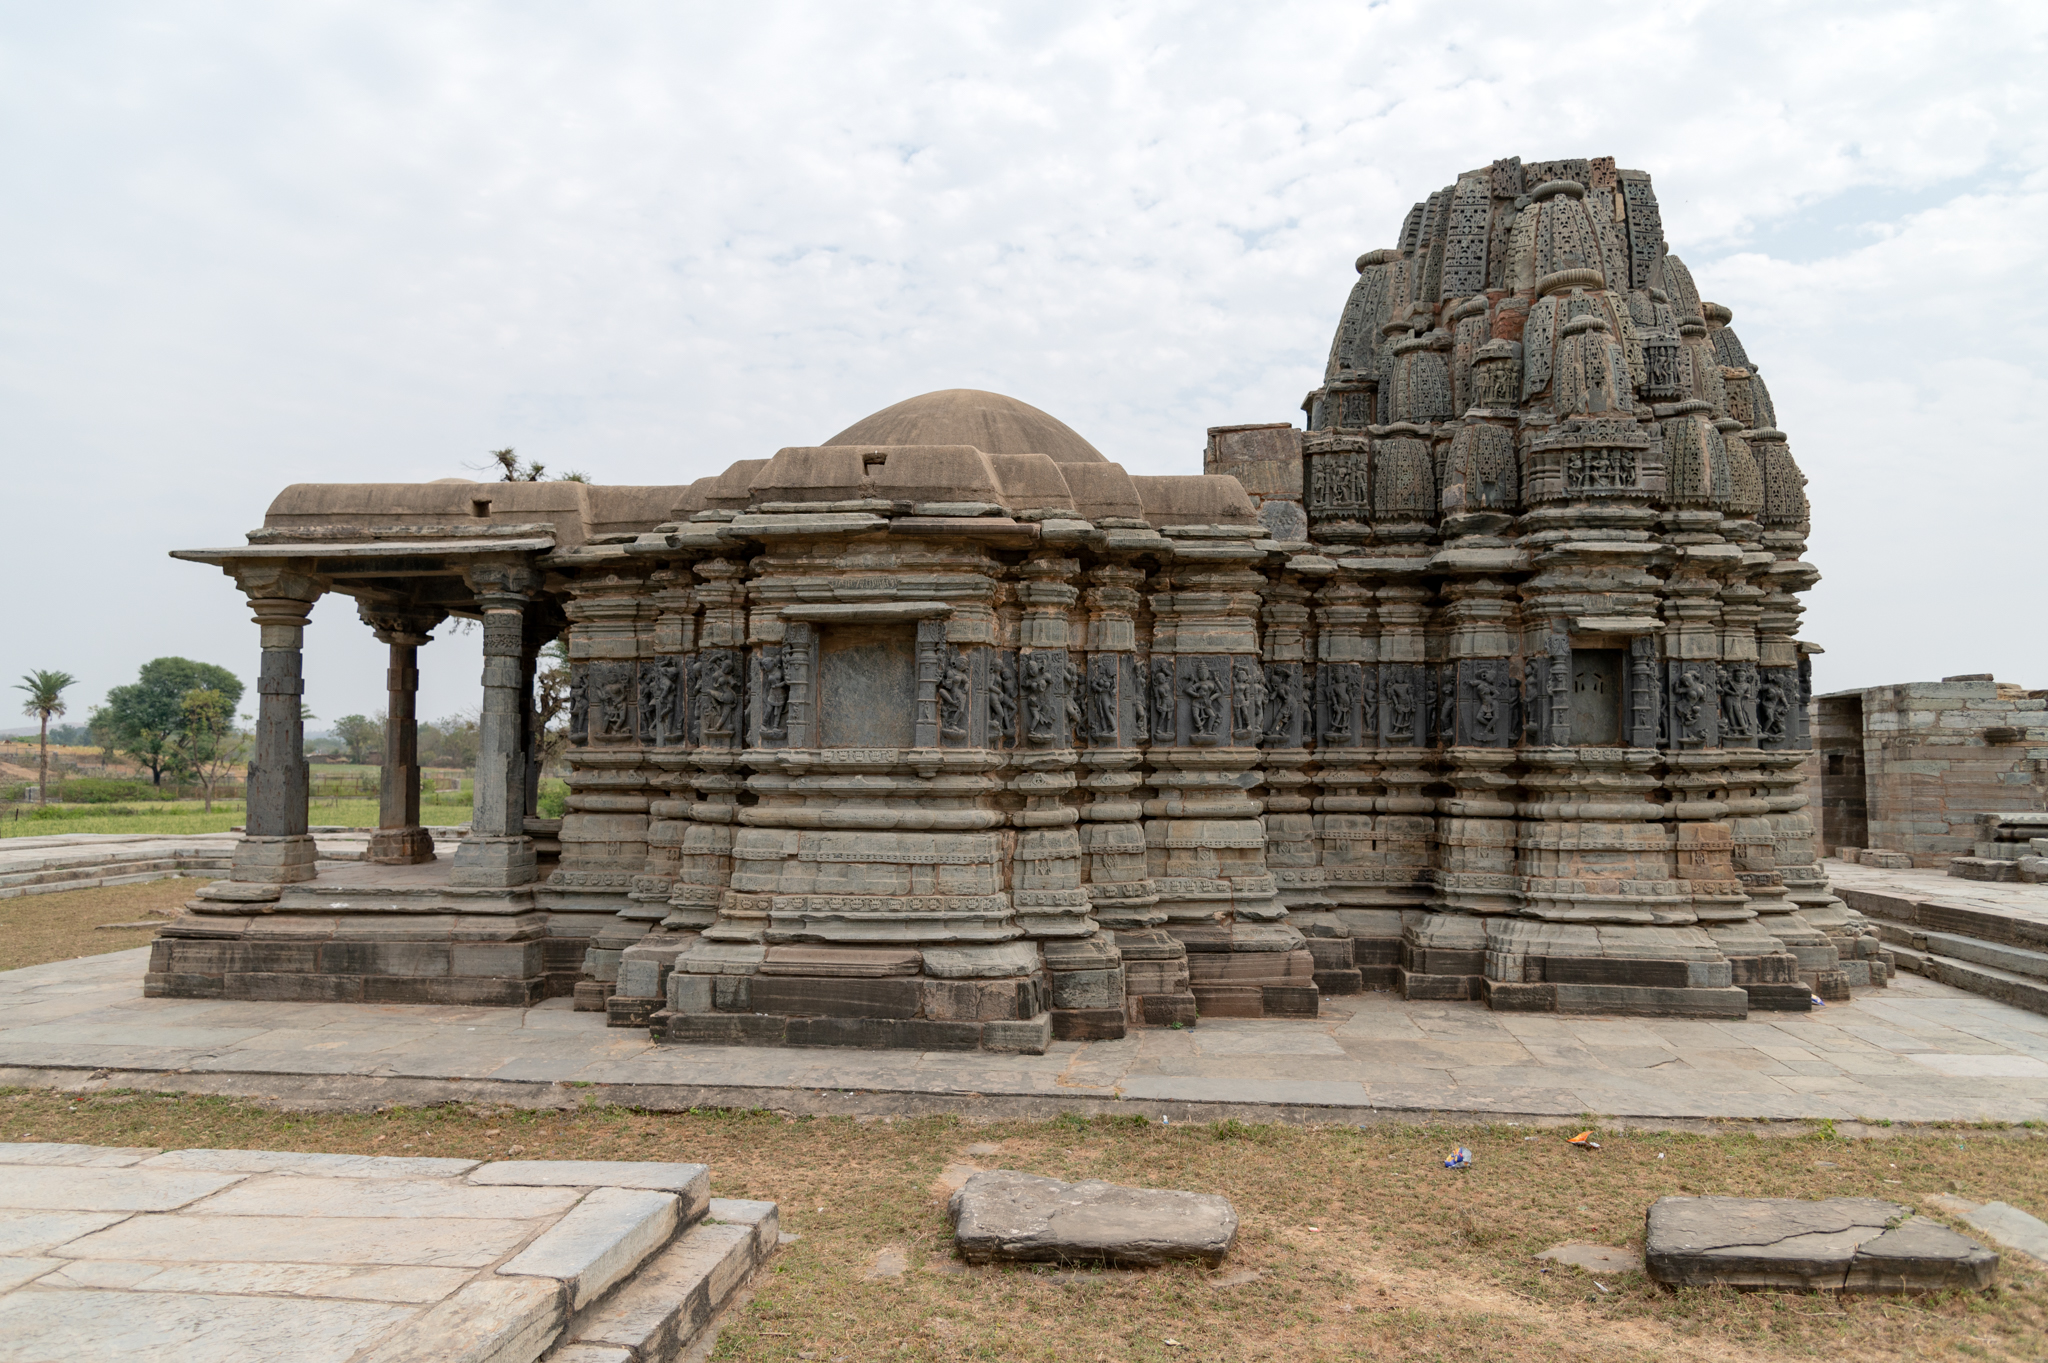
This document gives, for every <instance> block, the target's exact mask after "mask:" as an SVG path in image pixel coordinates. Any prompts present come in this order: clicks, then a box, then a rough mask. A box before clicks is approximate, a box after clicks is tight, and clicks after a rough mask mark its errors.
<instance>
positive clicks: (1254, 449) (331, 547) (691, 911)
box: [149, 160, 1886, 1050]
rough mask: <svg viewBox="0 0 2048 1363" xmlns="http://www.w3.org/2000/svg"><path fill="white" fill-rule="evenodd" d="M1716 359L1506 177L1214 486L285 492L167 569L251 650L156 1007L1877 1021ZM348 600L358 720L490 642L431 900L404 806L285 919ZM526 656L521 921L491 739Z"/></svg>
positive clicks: (1116, 1029) (1377, 280)
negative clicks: (386, 693)
mask: <svg viewBox="0 0 2048 1363" xmlns="http://www.w3.org/2000/svg"><path fill="white" fill-rule="evenodd" d="M1729 321H1730V314H1729V311H1728V309H1726V308H1723V307H1720V306H1718V305H1715V304H1712V303H1703V302H1701V301H1700V299H1699V297H1698V295H1697V293H1696V291H1695V290H1694V288H1693V285H1692V281H1691V278H1690V276H1689V275H1688V274H1687V273H1686V271H1685V268H1684V266H1683V265H1682V264H1681V263H1680V262H1679V261H1678V260H1677V258H1676V257H1673V256H1670V255H1668V254H1666V251H1665V247H1664V242H1663V238H1662V233H1661V229H1660V227H1659V224H1658V218H1657V208H1656V200H1655V197H1654V195H1652V193H1651V192H1650V183H1649V179H1648V177H1647V176H1645V175H1642V174H1640V173H1638V172H1634V171H1623V170H1616V169H1615V168H1614V166H1613V163H1612V162H1611V161H1600V160H1584V161H1561V162H1548V163H1542V164H1536V165H1528V166H1524V165H1523V164H1522V163H1521V162H1520V161H1517V160H1509V161H1503V162H1497V163H1495V164H1494V165H1492V166H1490V167H1486V168H1484V169H1481V170H1478V171H1474V172H1471V173H1469V174H1466V175H1464V176H1461V177H1460V178H1459V179H1458V181H1457V183H1456V184H1455V185H1453V186H1451V187H1449V188H1446V189H1444V190H1443V191H1441V192H1440V193H1437V194H1434V195H1432V196H1430V198H1429V200H1428V201H1427V202H1426V203H1424V204H1418V205H1417V206H1416V208H1415V209H1414V210H1413V212H1411V213H1410V215H1409V217H1408V219H1407V221H1406V223H1405V224H1404V225H1403V227H1402V230H1401V235H1400V240H1399V243H1398V245H1396V246H1395V247H1393V248H1390V249H1386V250H1377V251H1370V252H1367V253H1366V254H1365V255H1364V256H1362V257H1360V258H1359V261H1358V280H1357V283H1356V285H1355V286H1354V287H1353V289H1352V291H1351V295H1350V298H1349V300H1348V301H1347V302H1346V303H1345V305H1344V308H1343V312H1342V316H1341V320H1340V322H1339V325H1338V330H1337V335H1336V338H1335V341H1334V343H1333V345H1332V347H1331V353H1330V359H1329V364H1328V368H1327V370H1326V373H1325V376H1324V382H1323V384H1322V386H1320V387H1319V388H1317V389H1316V391H1315V392H1314V393H1312V394H1311V395H1310V397H1309V399H1308V401H1307V403H1306V409H1307V411H1308V416H1309V419H1308V423H1307V425H1308V429H1307V431H1306V432H1301V431H1297V430H1295V429H1293V428H1292V427H1290V426H1287V425H1282V424H1267V425H1259V426H1241V427H1225V428H1218V429H1217V430H1215V431H1212V432H1211V435H1210V444H1209V454H1208V471H1207V472H1206V473H1205V474H1203V475H1191V476H1184V477H1142V476H1136V475H1131V474H1128V473H1126V472H1125V471H1124V470H1123V469H1122V468H1121V467H1119V466H1118V465H1116V464H1114V463H1111V462H1109V461H1108V460H1106V459H1104V458H1103V456H1102V455H1101V454H1100V453H1099V452H1098V451H1096V450H1095V449H1094V448H1093V447H1092V446H1090V445H1089V444H1088V443H1087V442H1086V441H1085V440H1083V439H1082V438H1081V437H1080V436H1079V435H1077V434H1076V433H1075V432H1073V431H1072V430H1070V429H1068V428H1067V427H1066V426H1064V425H1062V424H1061V423H1059V422H1058V421H1056V420H1054V419H1053V418H1051V417H1049V416H1047V415H1046V414H1045V413H1043V412H1040V411H1038V410H1036V409H1035V408H1031V407H1027V406H1025V405H1024V404H1022V403H1018V402H1015V401H1013V400H1011V399H1007V398H1002V397H999V396H997V395H994V394H988V393H976V392H966V391H951V392H944V393H934V394H927V395H926V396H924V397H921V398H915V399H912V400H910V401H908V402H904V403H900V404H898V405H897V406H895V407H891V408H888V409H886V410H884V411H881V412H878V413H876V414H875V415H874V416H871V417H869V418H867V419H866V420H864V421H862V422H860V423H857V424H856V425H855V426H853V427H851V428H849V429H848V430H846V431H844V432H841V433H840V434H839V435H838V436H836V437H834V438H832V439H831V440H829V441H827V442H825V443H824V444H823V445H818V446H810V447H796V448H788V449H783V450H781V451H779V452H777V453H776V454H775V455H774V456H773V457H772V458H768V459H754V460H743V461H741V462H739V463H737V464H734V465H733V466H732V467H731V468H729V469H727V470H726V471H725V472H724V473H722V474H719V475H717V476H715V477H710V478H704V479H700V480H698V481H697V482H695V483H693V484H690V485H689V486H688V487H678V488H604V487H582V486H580V485H573V484H551V485H518V484H511V485H507V484H492V485H482V484H470V483H461V482H449V483H439V484H428V485H422V486H405V487H394V486H348V485H334V486H317V487H299V488H293V489H289V490H287V492H286V493H285V494H284V495H283V496H282V497H281V498H280V499H279V500H278V502H277V503H276V504H275V505H273V507H272V509H271V513H270V515H269V517H267V518H266V523H265V527H264V529H263V530H261V531H259V532H257V533H256V534H255V535H252V536H251V544H250V545H249V546H248V547H246V548H234V549H221V550H207V551H191V552H187V553H185V554H182V555H180V556H181V557H185V558H190V559H196V560H199V561H203V562H209V563H215V564H218V565H220V566H222V567H223V568H224V569H226V570H227V571H228V572H230V573H231V574H233V575H234V576H235V577H236V580H237V581H238V582H239V583H240V584H241V585H242V587H243V589H244V590H245V591H247V592H248V594H249V596H250V598H251V600H252V603H253V604H254V606H255V609H256V613H257V618H258V621H259V623H261V624H262V625H263V627H264V635H263V644H264V649H265V653H264V673H263V676H264V681H263V683H262V686H261V688H260V689H261V691H262V697H263V706H264V712H263V714H264V717H263V720H262V729H261V733H260V735H259V752H258V757H257V760H256V763H255V764H254V765H253V767H252V774H251V791H252V796H251V814H250V823H249V830H250V837H249V839H248V840H247V841H246V842H245V844H244V853H243V855H242V856H241V857H239V858H238V861H237V866H236V871H235V874H234V877H233V879H231V880H230V881H227V882H222V883H221V884H220V885H218V886H215V887H213V888H212V889H211V890H209V891H208V892H207V893H206V894H205V895H203V896H202V898H201V899H200V900H198V901H196V902H195V904H194V906H193V911H192V912H191V913H189V914H188V915H187V916H186V917H184V918H182V919H180V920H179V921H178V923H177V924H175V925H174V926H172V927H171V928H169V929H167V930H166V931H165V933H164V934H163V936H162V937H161V938H160V939H159V941H158V943H157V948H156V953H157V954H156V959H155V963H154V965H153V969H152V974H151V976H150V984H149V987H150V989H151V991H152V992H157V993H173V994H181V993H190V994H209V993H212V994H218V993H223V992H224V993H228V994H244V995H246V994H252V993H254V994H264V995H267V996H281V997H380V998H421V999H427V998H455V997H463V998H473V999H476V1000H479V1001H503V1002H516V1001H521V1000H524V999H527V998H532V997H537V996H538V995H540V994H542V993H544V992H560V991H563V990H566V989H570V988H573V989H574V990H575V992H576V993H577V996H578V1000H579V1003H581V1004H583V1005H584V1006H589V1007H600V1006H601V1007H604V1008H606V1009H607V1010H608V1011H609V1013H610V1016H611V1020H612V1021H613V1022H614V1023H615V1024H617V1025H621V1026H640V1025H649V1026H652V1027H653V1028H654V1030H655V1033H656V1035H657V1036H662V1037H666V1038H668V1039H671V1040H676V1041H700V1042H701V1041H730V1042H752V1043H771V1044H781V1043H789V1044H804V1043H808V1044H855V1045H885V1046H887V1045H900V1046H918V1047H925V1048H933V1047H972V1046H983V1047H988V1048H991V1049H1020V1050H1040V1049H1043V1047H1044V1046H1045V1044H1046V1042H1047V1040H1048V1039H1049V1038H1050V1037H1053V1036H1063V1037H1091V1036H1115V1035H1120V1034H1121V1033H1122V1031H1123V1029H1124V1028H1125V1027H1127V1026H1130V1025H1145V1024H1150V1025H1162V1024H1174V1023H1183V1024H1184V1023H1188V1022H1192V1021H1194V1020H1195V1019H1196V1017H1197V1016H1198V1014H1205V1015H1209V1016H1216V1015H1226V1016H1259V1015H1280V1016H1289V1015H1312V1014H1313V1013H1314V1012H1315V1011H1316V1008H1317V1006H1318V1000H1319V997H1320V995H1321V994H1322V993H1327V992H1344V991H1354V990H1358V989H1360V988H1364V987H1397V988H1400V989H1402V990H1403V991H1405V992H1406V994H1407V995H1408V996H1409V997H1411V998H1434V999H1442V998H1479V999H1484V1000H1486V1001H1487V1002H1488V1003H1490V1004H1491V1005H1492V1006H1494V1007H1497V1008H1514V1009H1533V1010H1546V1011H1549V1010H1557V1011H1632V1012H1650V1013H1679V1014H1694V1015H1701V1016H1722V1017H1739V1016H1742V1015H1743V1014H1744V1013H1745V1012H1746V1011H1747V1010H1748V1009H1749V1008H1752V1007H1759V1008H1763V1007H1768V1008H1805V1007H1807V1006H1809V1000H1810V997H1811V994H1812V993H1813V992H1819V993H1821V994H1823V995H1837V996H1839V995H1840V994H1841V992H1842V991H1844V990H1846V989H1847V988H1848V986H1849V985H1850V984H1851V983H1862V984H1869V983H1881V982H1882V981H1883V980H1884V978H1885V974H1886V967H1885V964H1884V962H1883V959H1882V957H1881V956H1880V955H1879V953H1878V952H1877V949H1876V939H1875V938H1874V937H1873V936H1871V935H1870V934H1869V932H1868V931H1867V929H1866V928H1865V926H1864V925H1863V923H1862V921H1861V920H1860V918H1858V917H1857V916H1856V915H1854V914H1853V913H1850V912H1849V911H1848V910H1847V909H1846V908H1845V907H1844V906H1843V905H1842V903H1841V902H1840V901H1839V900H1838V899H1837V898H1835V897H1834V896H1833V895H1832V894H1830V893H1829V891H1828V887H1827V884H1826V881H1825V879H1824V878H1823V877H1822V875H1821V873H1820V871H1819V869H1818V866H1817V864H1816V862H1815V860H1814V857H1813V855H1812V847H1813V828H1812V825H1811V822H1810V821H1809V818H1808V816H1807V814H1806V812H1805V803H1806V799H1805V794H1804V790H1803V788H1802V785H1801V780H1800V771H1799V768H1800V763H1801V761H1802V759H1803V758H1804V756H1805V755H1806V750H1807V749H1808V748H1809V747H1810V744H1811V736H1810V733H1809V730H1808V725H1807V723H1806V720H1805V716H1806V714H1807V707H1806V703H1805V702H1806V700H1807V699H1808V695H1809V692H1810V686H1809V683H1808V680H1807V679H1808V675H1809V671H1808V666H1807V660H1806V653H1807V652H1808V650H1807V649H1806V648H1805V647H1804V646H1803V645H1801V644H1800V643H1799V642H1798V641H1797V638H1796V634H1797V623H1798V618H1799V612H1800V606H1799V602H1798V593H1799V592H1800V591H1801V590H1803V589H1805V588H1806V587H1807V586H1809V585H1811V583H1812V582H1813V581H1814V580H1815V578H1816V577H1817V574H1816V572H1815V570H1814V569H1813V568H1812V567H1811V566H1810V565H1808V564H1807V563H1805V562H1804V561H1803V559H1802V558H1801V553H1802V551H1803V549H1804V545H1805V534H1806V522H1807V505H1806V498H1805V495H1804V492H1803V490H1802V487H1803V481H1804V480H1803V479H1802V478H1801V476H1800V474H1799V471H1798V468H1797V466H1796V465H1795V464H1794V463H1793V461H1792V457H1791V454H1790V453H1789V450H1788V447H1787V443H1786V438H1785V436H1784V434H1783V433H1782V432H1781V431H1779V430H1778V429H1776V426H1775V423H1774V420H1773V418H1772V410H1771V402H1770V396H1769V394H1768V392H1767V391H1766V389H1765V387H1764V385H1763V381H1762V379H1761V378H1760V377H1759V376H1758V374H1757V371H1756V367H1755V366H1754V365H1753V364H1752V363H1751V362H1750V361H1749V359H1748V357H1747V355H1746V354H1745V353H1744V351H1743V348H1742V345H1741V343H1740V342H1739V341H1738V340H1737V339H1736V337H1735V333H1734V332H1733V330H1731V329H1730V328H1729V325H1728V324H1729ZM331 590H332V591H344V592H348V593H349V594H351V595H354V596H356V597H357V598H358V600H359V601H360V602H361V604H362V611H363V615H364V618H365V619H366V620H367V621H368V622H369V623H370V624H371V625H372V626H373V627H374V628H376V629H377V630H378V631H379V637H381V638H384V639H386V640H388V641H389V642H390V643H391V646H392V649H393V668H392V674H391V675H392V687H393V704H392V708H391V713H392V714H393V715H394V716H400V715H404V714H409V713H410V711H409V708H407V707H406V706H404V705H402V704H401V701H402V700H403V699H404V693H406V692H407V690H408V688H409V687H410V686H411V685H412V682H411V681H410V678H411V677H413V676H414V675H415V674H414V673H413V672H412V671H411V669H412V668H413V667H414V665H415V664H414V661H413V651H414V650H415V649H417V647H418V641H419V640H420V639H423V638H424V637H425V630H426V628H427V627H428V625H430V624H431V622H432V620H434V619H438V618H439V617H440V616H441V615H442V614H444V613H454V614H459V615H467V616H470V617H473V618H481V619H482V620H483V623H484V638H485V654H486V663H485V676H484V682H485V695H486V700H485V723H484V726H483V757H482V758H481V760H480V764H479V779H478V792H479V793H478V799H477V814H476V822H475V825H474V828H473V830H472V832H471V834H470V836H468V837H466V838H464V839H463V840H462V842H461V843H460V844H459V845H458V846H457V848H456V850H455V854H454V856H453V858H452V860H451V862H450V863H449V864H448V865H447V868H446V870H445V873H441V867H440V864H439V863H436V862H422V861H420V860H419V858H420V857H421V856H423V855H424V854H425V852H426V850H427V849H426V846H425V841H424V837H423V835H422V834H421V833H420V831H419V830H418V829H417V828H416V826H415V825H416V822H417V820H416V810H414V811H409V810H406V809H404V808H402V807H399V806H398V805H396V804H393V803H392V802H387V805H386V822H387V823H388V824H390V827H389V828H388V829H387V830H386V833H385V835H384V836H382V837H381V838H380V845H381V846H383V847H384V849H385V855H384V857H383V862H384V863H385V864H382V865H379V866H376V867H372V868H365V869H363V870H360V871H357V872H353V873H338V872H334V873H322V874H320V875H319V877H318V879H317V880H316V879H314V877H315V874H316V869H317V868H315V867H314V866H313V864H312V847H311V843H310V841H309V840H308V839H307V838H306V837H305V818H304V789H303V784H302V783H301V782H302V778H301V776H300V774H299V773H300V771H301V768H300V766H299V754H298V747H297V745H298V728H297V691H298V684H297V675H298V653H297V646H298V631H299V627H300V625H301V624H302V623H303V621H304V619H305V612H306V609H307V607H308V606H309V605H310V603H311V601H312V600H313V599H314V598H315V597H316V596H317V595H318V594H319V593H320V592H322V591H331ZM565 628H566V630H567V633H568V639H569V652H570V656H571V658H572V660H573V668H574V678H575V681H574V697H573V702H572V719H571V725H570V729H571V733H570V737H571V742H572V744H573V747H572V749H571V757H570V763H571V767H572V774H571V777H570V787H571V791H572V794H571V796H570V798H569V812H568V815H567V817H566V818H565V819H564V820H563V821H562V823H561V826H560V829H559V845H560V859H559V864H558V865H555V866H553V867H552V868H544V867H542V866H540V865H539V864H538V862H537V860H536V856H535V852H534V847H533V839H534V836H535V834H536V833H552V832H554V831H555V830H553V829H551V828H543V827H541V826H539V825H538V824H536V823H534V822H532V821H531V820H532V810H533V803H532V792H533V789H534V786H533V763H532V760H531V756H530V754H531V751H532V748H531V743H532V737H533V735H532V724H531V719H530V701H529V699H527V697H528V696H529V695H530V690H531V680H532V673H533V658H534V655H535V652H536V650H537V649H538V648H539V647H541V646H542V644H543V643H544V642H545V641H546V640H548V639H550V638H552V637H554V636H555V635H556V634H557V633H558V632H560V631H561V630H563V629H565ZM392 727H393V729H394V730H401V731H402V730H403V729H405V728H406V725H405V724H404V723H403V722H400V723H396V724H394V725H393V726H392ZM405 744H406V739H405V738H404V736H403V734H402V733H400V734H399V735H398V736H396V737H394V740H393V751H392V754H391V757H390V762H391V764H392V766H393V767H394V768H399V769H402V768H403V766H404V764H405V762H406V760H407V754H408V752H409V749H407V748H406V746H405ZM398 784H399V785H403V784H404V783H403V781H399V782H398ZM437 873H438V874H437Z"/></svg>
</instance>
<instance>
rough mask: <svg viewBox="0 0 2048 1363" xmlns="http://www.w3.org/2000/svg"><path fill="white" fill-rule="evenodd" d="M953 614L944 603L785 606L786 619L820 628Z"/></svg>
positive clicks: (889, 622) (839, 603) (865, 602)
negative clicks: (821, 626) (820, 626)
mask: <svg viewBox="0 0 2048 1363" xmlns="http://www.w3.org/2000/svg"><path fill="white" fill-rule="evenodd" d="M952 613H953V607H952V604H951V603H950V602H946V601H840V602H831V603H819V604H815V605H814V604H803V605H796V606H784V607H783V608H782V609H781V611H779V612H778V614H780V615H781V616H782V618H783V619H785V620H798V621H806V622H809V623H811V624H819V625H827V624H830V625H897V624H902V623H903V622H905V621H907V620H935V619H944V618H945V617H947V616H950V615H951V614H952Z"/></svg>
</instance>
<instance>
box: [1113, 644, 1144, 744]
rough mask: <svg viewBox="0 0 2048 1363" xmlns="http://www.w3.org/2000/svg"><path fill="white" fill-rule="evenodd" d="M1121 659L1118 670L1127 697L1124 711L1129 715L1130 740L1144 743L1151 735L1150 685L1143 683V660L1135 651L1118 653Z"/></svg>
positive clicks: (1135, 742)
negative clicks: (1121, 676) (1120, 673)
mask: <svg viewBox="0 0 2048 1363" xmlns="http://www.w3.org/2000/svg"><path fill="white" fill-rule="evenodd" d="M1117 657H1118V658H1120V659H1122V661H1121V662H1120V663H1118V665H1117V666H1118V670H1119V671H1121V672H1122V674H1123V692H1124V695H1125V697H1126V698H1127V706H1128V708H1127V710H1126V713H1127V714H1128V715H1129V717H1130V729H1129V730H1128V732H1129V734H1130V736H1131V742H1132V743H1134V744H1137V743H1146V742H1149V741H1150V740H1151V737H1152V704H1151V700H1150V695H1149V693H1150V691H1151V689H1152V688H1151V687H1149V686H1147V685H1146V684H1145V660H1144V659H1143V658H1140V657H1139V656H1138V655H1137V654H1135V653H1120V654H1118V655H1117Z"/></svg>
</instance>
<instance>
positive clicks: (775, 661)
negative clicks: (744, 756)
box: [754, 644, 789, 743]
mask: <svg viewBox="0 0 2048 1363" xmlns="http://www.w3.org/2000/svg"><path fill="white" fill-rule="evenodd" d="M754 666H755V694H756V695H758V696H759V697H760V701H759V706H760V714H761V738H762V740H763V741H764V742H768V743H775V742H780V741H781V740H784V739H786V738H788V737H789V675H788V672H787V670H786V665H785V664H784V662H783V646H782V645H781V644H769V645H768V646H767V647H765V648H763V649H762V650H761V653H760V657H759V659H758V660H757V661H756V663H755V665H754Z"/></svg>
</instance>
